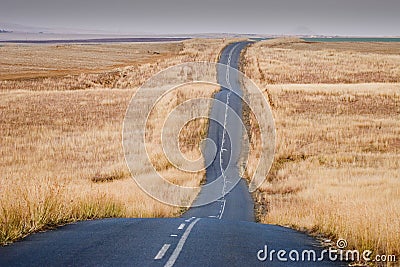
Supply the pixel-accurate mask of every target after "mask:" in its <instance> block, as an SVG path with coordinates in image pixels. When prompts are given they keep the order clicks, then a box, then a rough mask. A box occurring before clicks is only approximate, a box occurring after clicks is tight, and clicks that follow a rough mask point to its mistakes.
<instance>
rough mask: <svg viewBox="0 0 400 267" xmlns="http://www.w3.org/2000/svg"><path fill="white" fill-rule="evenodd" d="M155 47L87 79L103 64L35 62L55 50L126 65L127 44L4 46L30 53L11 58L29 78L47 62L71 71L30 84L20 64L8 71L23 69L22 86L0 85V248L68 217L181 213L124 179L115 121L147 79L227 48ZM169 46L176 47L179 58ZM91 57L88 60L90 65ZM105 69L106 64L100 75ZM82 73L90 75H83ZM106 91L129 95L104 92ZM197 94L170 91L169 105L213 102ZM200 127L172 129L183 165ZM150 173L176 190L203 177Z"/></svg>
mask: <svg viewBox="0 0 400 267" xmlns="http://www.w3.org/2000/svg"><path fill="white" fill-rule="evenodd" d="M158 45H160V47H159V48H157V46H155V45H154V46H153V45H151V46H150V47H151V49H154V50H156V51H161V54H160V55H161V56H160V55H156V56H155V57H153V56H152V55H151V56H149V57H148V56H147V55H145V56H144V57H143V58H141V55H139V57H140V58H138V61H135V60H133V61H132V62H128V63H129V64H132V65H131V66H124V67H120V68H119V69H115V70H107V71H106V72H101V71H100V73H99V74H92V73H91V72H92V70H91V69H92V68H93V69H95V71H96V72H97V71H98V70H103V68H104V67H105V66H102V65H101V62H103V61H96V59H95V58H87V59H85V60H87V61H85V62H86V63H85V64H83V65H82V66H80V65H79V64H77V65H74V66H72V65H68V64H75V63H69V62H68V61H67V60H66V58H64V57H62V60H61V61H57V62H50V61H43V62H42V61H41V59H38V58H37V57H36V56H35V55H36V54H37V53H39V54H40V55H41V57H55V56H58V54H57V53H58V52H54V51H58V50H57V49H61V50H63V51H62V52H61V53H60V55H63V54H64V53H66V55H68V54H69V55H71V56H72V55H75V53H76V55H77V57H79V51H80V50H79V49H83V50H84V51H83V54H82V58H83V57H86V56H87V57H93V56H94V55H96V56H97V55H98V54H101V53H104V55H105V57H106V58H107V57H109V56H110V55H115V54H119V53H124V54H123V55H121V57H119V58H118V57H117V59H116V61H118V62H120V63H121V64H125V63H124V62H123V60H125V59H124V58H125V57H126V55H127V54H126V53H129V52H127V51H126V50H127V49H128V50H129V45H121V46H118V45H104V46H103V45H99V46H95V47H92V46H90V47H86V46H74V45H72V46H67V47H62V48H56V47H51V49H47V48H48V47H46V48H42V47H41V46H30V47H25V46H23V47H12V48H10V47H2V49H6V51H7V49H14V50H15V51H18V49H22V50H23V51H26V49H28V50H29V51H30V52H26V53H27V55H29V56H27V57H26V58H24V59H23V60H22V59H20V58H17V59H15V60H16V61H18V60H22V62H24V63H23V64H25V65H24V66H27V65H29V64H27V62H33V63H32V66H33V67H32V68H31V70H30V71H32V73H35V74H33V75H34V76H35V75H36V74H37V73H42V72H41V71H40V69H41V68H42V67H44V66H47V64H50V65H51V64H55V65H54V66H53V65H52V66H53V67H54V68H55V69H57V70H64V69H68V68H69V67H71V70H68V71H71V72H70V74H71V75H70V76H62V77H49V78H35V79H30V78H31V77H30V76H29V75H30V74H27V73H26V72H24V70H25V67H22V68H21V69H18V67H17V66H14V68H16V69H17V70H19V71H21V76H22V77H26V78H29V79H18V80H8V81H4V80H3V81H0V87H1V88H2V91H0V148H1V149H0V155H1V161H0V173H1V176H0V192H1V194H0V243H1V244H5V243H8V242H12V241H14V240H16V239H19V238H22V237H24V236H25V235H27V234H29V233H32V232H35V231H40V230H43V229H46V228H48V227H53V226H57V225H60V224H63V223H67V222H71V221H76V220H83V219H93V218H104V217H167V216H175V215H177V214H180V213H181V212H182V210H181V209H180V208H177V207H172V206H169V205H166V204H162V203H160V202H158V201H156V200H154V199H153V198H151V197H150V196H148V195H147V194H145V193H144V192H143V191H141V190H140V189H139V187H138V186H137V185H136V184H135V183H134V181H133V180H132V179H130V174H129V171H128V169H127V167H126V165H125V161H124V156H123V152H122V138H121V132H122V122H123V118H124V115H125V112H126V108H127V106H128V103H129V101H130V99H131V97H132V95H133V94H134V93H135V91H136V88H137V86H138V85H140V84H141V83H143V82H144V81H145V80H146V79H147V78H149V77H150V76H151V75H152V74H154V73H156V72H158V71H160V70H162V69H164V68H166V67H168V66H171V65H174V64H177V63H181V62H187V61H192V60H205V61H216V60H217V58H218V55H219V52H220V50H221V49H222V48H223V46H224V45H226V43H224V41H222V40H205V41H203V40H189V41H185V42H182V43H180V44H172V45H169V48H168V49H167V50H168V51H164V50H163V49H164V48H165V44H158ZM132 47H136V44H135V45H132ZM176 47H180V48H179V51H178V50H176ZM92 48H93V49H99V50H96V51H90V55H89V56H88V54H86V51H87V50H88V49H89V50H90V49H92ZM69 49H71V50H69ZM132 49H133V48H132ZM147 49H150V48H147ZM53 50H54V51H53ZM66 50H67V51H66ZM8 51H9V50H8ZM68 51H69V52H68ZM162 51H164V52H162ZM15 53H17V54H18V53H19V52H15ZM9 60H11V59H9ZM91 60H94V61H95V62H96V63H93V65H91V64H92V63H90V62H91ZM120 63H118V64H120ZM10 64H11V63H10ZM64 64H65V65H64ZM86 64H87V65H86ZM96 64H99V65H98V68H99V69H96V66H95V65H96ZM113 64H114V63H113ZM66 66H68V67H66ZM112 66H114V65H112ZM112 66H111V65H107V66H106V68H109V67H110V68H111V67H112ZM1 67H2V68H4V66H1ZM75 67H77V68H81V67H82V68H84V69H85V73H81V74H80V75H73V74H74V72H75V71H82V69H78V70H77V69H75ZM87 69H89V70H88V72H89V73H86V70H87ZM114 74H115V75H114ZM26 75H27V76H26ZM40 75H42V74H40ZM43 75H47V76H52V75H53V73H52V72H51V71H50V72H45V74H43ZM103 77H106V78H105V79H103ZM104 81H106V82H104ZM112 86H121V87H122V88H128V89H107V87H112ZM129 88H131V89H129ZM204 88H205V90H203V91H202V93H201V94H200V93H199V92H198V90H197V91H196V92H197V93H194V92H193V90H191V89H190V88H182V90H179V91H176V92H174V93H173V94H171V96H170V99H172V100H176V101H175V102H179V98H182V99H185V98H189V97H196V96H199V95H207V96H208V97H211V96H212V93H213V91H214V90H215V88H213V87H212V88H211V87H210V90H208V89H207V88H208V87H206V86H205V87H204ZM67 89H76V90H67ZM206 89H207V90H206ZM143 101H146V99H143ZM172 102H174V101H172ZM166 112H168V110H163V111H162V112H161V113H159V114H158V116H156V117H154V118H150V122H149V124H150V125H153V128H154V129H158V128H161V127H162V125H158V123H159V121H158V118H159V117H161V118H162V117H165V116H166ZM206 126H207V121H204V120H198V121H194V122H191V123H189V124H187V125H186V127H184V128H183V129H182V131H181V132H180V139H181V140H182V139H185V140H186V138H187V137H190V139H188V140H190V142H186V143H185V142H182V143H181V146H182V149H181V150H182V152H183V153H184V154H185V155H186V156H187V157H188V158H190V157H195V158H196V157H199V156H200V152H199V149H198V147H197V144H198V143H199V140H200V139H201V138H202V137H203V136H204V133H205V129H206ZM150 132H151V130H150ZM152 135H155V134H152ZM177 138H178V137H177ZM154 140H155V141H154V143H151V144H150V145H152V146H154V147H158V148H159V143H157V140H156V139H154ZM152 156H153V155H152ZM155 156H157V155H155ZM155 162H156V160H155ZM143 171H144V172H145V171H146V170H143ZM158 171H159V172H160V173H161V174H162V175H163V176H165V177H166V178H167V179H170V180H171V181H173V182H174V183H176V184H180V185H186V186H196V185H199V183H200V182H201V180H202V179H203V178H204V171H201V172H198V173H196V174H193V173H184V172H179V171H178V170H176V169H174V168H171V167H170V166H169V165H168V164H164V165H162V164H161V167H160V168H158ZM168 177H169V178H168ZM175 177H179V179H174V178H175ZM160 190H162V189H160ZM194 197H195V195H193V196H180V195H178V196H176V198H186V199H185V201H191V200H192V199H193V198H194Z"/></svg>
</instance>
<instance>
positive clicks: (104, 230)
mask: <svg viewBox="0 0 400 267" xmlns="http://www.w3.org/2000/svg"><path fill="white" fill-rule="evenodd" d="M246 45H248V42H239V43H234V44H230V45H228V46H227V47H226V48H225V49H224V51H223V52H222V54H221V59H220V62H221V63H223V64H228V65H230V66H231V67H233V68H237V67H238V64H239V59H240V52H241V50H242V49H243V48H244V47H245V46H246ZM221 79H225V81H226V79H228V83H230V85H231V86H232V87H236V86H238V81H237V77H235V76H234V75H232V76H229V74H228V75H227V73H226V72H225V71H224V70H223V69H221V70H219V71H218V80H219V81H221ZM222 84H223V83H222ZM236 89H238V90H240V88H236ZM216 99H219V100H220V101H222V102H223V103H225V104H226V105H227V106H229V107H231V109H229V110H230V111H228V112H235V113H236V114H241V101H240V100H239V98H238V97H237V96H236V95H235V94H232V93H231V94H230V90H229V89H227V88H221V91H220V92H219V93H217V94H216ZM211 112H215V113H218V114H215V115H218V116H221V114H223V115H226V114H227V113H226V112H227V109H225V110H221V108H219V109H217V108H214V107H213V110H212V111H211ZM224 112H225V113H224ZM230 115H233V114H228V117H229V116H230ZM223 121H227V127H236V126H229V120H225V119H224V120H223ZM234 130H235V131H234V132H237V131H238V132H237V134H236V135H232V136H231V137H230V138H227V140H226V141H225V142H222V141H221V139H224V138H223V137H224V136H223V135H224V133H223V131H224V129H223V127H221V126H218V125H214V126H212V123H211V122H210V128H209V136H208V137H209V138H211V139H213V140H214V141H215V142H216V145H217V149H218V151H221V148H224V149H226V150H223V151H224V152H223V153H222V154H221V157H216V159H215V162H213V164H212V165H211V166H210V167H209V168H207V182H212V181H213V180H215V179H216V178H217V177H219V176H220V175H221V174H222V172H221V166H222V169H223V170H224V171H227V173H229V174H232V175H238V172H237V164H236V163H237V157H238V156H237V155H238V153H239V152H240V150H239V149H240V140H241V139H240V136H241V134H242V133H241V132H240V129H236V128H234ZM236 130H237V131H236ZM231 144H232V145H231ZM227 147H230V149H228V148H227ZM226 157H230V158H231V159H233V160H231V161H229V162H230V163H227V161H226V160H224V159H226ZM221 159H222V161H220V160H221ZM235 164H236V165H235ZM201 197H203V196H202V192H200V194H199V198H201ZM272 250H275V254H274V253H272V256H271V251H272ZM279 250H286V251H287V253H289V251H297V252H298V253H299V259H298V260H296V257H294V258H289V257H288V254H286V256H282V255H281V258H282V257H283V259H285V257H286V260H287V261H282V260H279V258H278V257H277V254H276V251H279ZM266 251H267V253H265V252H266ZM310 251H314V252H315V257H316V259H317V258H319V255H321V253H322V248H321V247H320V246H319V244H318V242H317V241H316V240H314V239H313V238H311V237H309V236H308V235H306V234H303V233H300V232H297V231H294V230H292V229H289V228H285V227H280V226H275V225H263V224H258V223H255V222H254V214H253V202H252V199H251V196H250V194H249V192H248V190H247V185H246V183H245V182H244V181H243V180H242V179H240V180H239V182H238V183H237V185H236V186H235V187H234V188H233V190H232V191H230V192H229V193H228V194H226V195H224V197H222V198H221V199H219V200H217V201H215V202H213V203H211V204H209V205H206V206H202V207H197V208H192V209H189V210H188V211H187V212H186V213H185V214H184V215H183V216H182V217H181V218H170V219H103V220H95V221H85V222H78V223H73V224H69V225H66V226H63V227H60V228H58V229H57V230H54V231H48V232H44V233H37V234H32V235H30V236H29V237H27V238H25V239H24V240H22V241H19V242H16V243H14V244H12V245H10V246H6V247H2V248H0V266H339V265H341V264H340V263H337V262H331V261H329V260H328V259H327V258H326V257H324V259H325V260H324V261H322V262H321V261H317V260H316V261H314V258H313V255H314V254H313V253H311V254H310ZM303 252H305V253H303ZM293 255H296V254H293ZM293 255H292V256H293ZM302 255H304V256H305V258H304V260H305V261H303V260H302V259H303V258H302ZM309 255H311V256H309ZM308 257H310V258H308ZM262 260H265V261H262Z"/></svg>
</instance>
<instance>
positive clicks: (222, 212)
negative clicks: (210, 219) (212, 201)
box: [218, 199, 226, 220]
mask: <svg viewBox="0 0 400 267" xmlns="http://www.w3.org/2000/svg"><path fill="white" fill-rule="evenodd" d="M225 203H226V200H225V199H224V200H223V201H222V210H221V212H220V214H219V217H218V219H220V220H221V219H222V215H223V214H224V211H225Z"/></svg>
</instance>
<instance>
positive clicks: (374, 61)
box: [246, 39, 400, 84]
mask: <svg viewBox="0 0 400 267" xmlns="http://www.w3.org/2000/svg"><path fill="white" fill-rule="evenodd" d="M388 51H390V52H388ZM246 57H247V62H246V69H247V71H246V73H247V75H248V76H249V77H250V78H251V79H253V80H255V81H262V82H265V83H268V84H280V83H283V84H291V83H296V84H304V83H370V82H400V65H399V62H400V43H388V44H386V43H378V44H371V43H368V44H365V43H361V44H359V43H350V44H348V43H306V42H304V41H301V40H297V39H289V40H285V39H277V40H270V41H264V42H259V43H256V44H254V45H252V46H251V47H250V48H248V49H247V53H246Z"/></svg>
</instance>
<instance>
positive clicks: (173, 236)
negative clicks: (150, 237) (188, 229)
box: [170, 235, 178, 237]
mask: <svg viewBox="0 0 400 267" xmlns="http://www.w3.org/2000/svg"><path fill="white" fill-rule="evenodd" d="M170 236H172V237H177V236H178V235H170Z"/></svg>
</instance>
